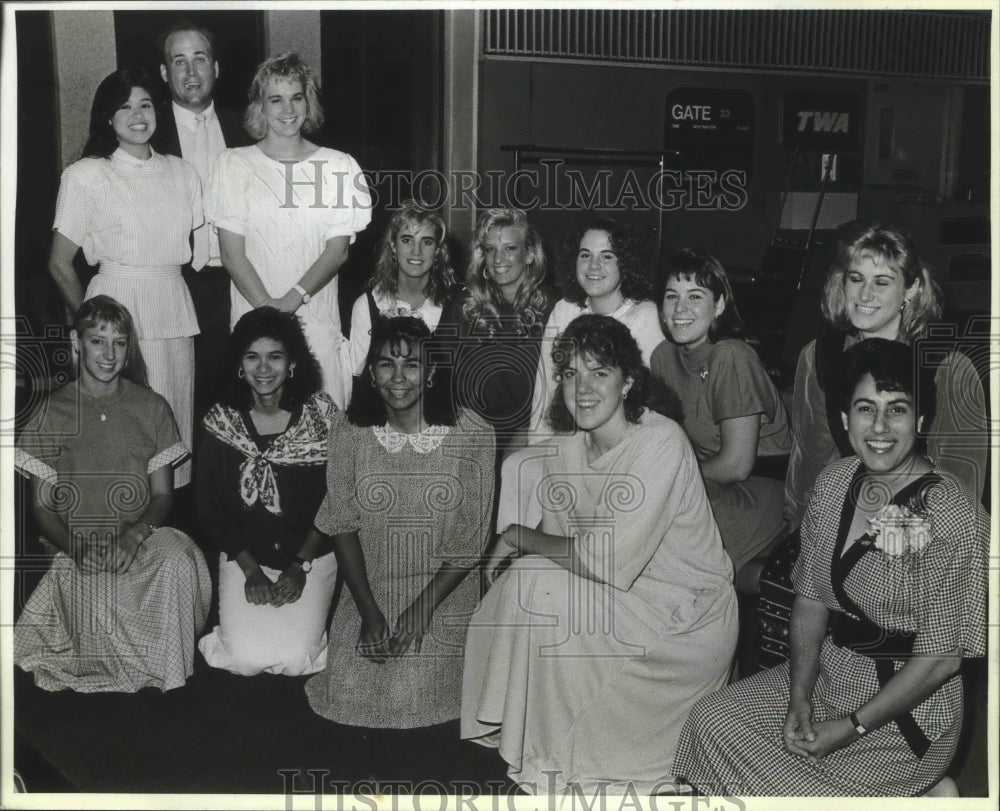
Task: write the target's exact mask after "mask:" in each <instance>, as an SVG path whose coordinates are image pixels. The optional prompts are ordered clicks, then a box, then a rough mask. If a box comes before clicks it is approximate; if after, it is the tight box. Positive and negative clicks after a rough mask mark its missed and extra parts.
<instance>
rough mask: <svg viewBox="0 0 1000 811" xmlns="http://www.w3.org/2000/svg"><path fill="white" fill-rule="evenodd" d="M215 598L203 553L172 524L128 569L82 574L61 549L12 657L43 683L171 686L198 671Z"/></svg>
mask: <svg viewBox="0 0 1000 811" xmlns="http://www.w3.org/2000/svg"><path fill="white" fill-rule="evenodd" d="M211 596H212V586H211V581H210V580H209V576H208V568H207V567H206V566H205V560H204V558H203V557H202V555H201V552H200V551H199V550H198V547H197V546H195V544H194V542H193V541H192V540H191V539H190V538H188V536H187V535H185V534H184V533H183V532H180V531H178V530H176V529H173V528H171V527H161V528H160V529H158V530H156V532H154V533H153V534H152V535H151V536H150V537H149V538H147V539H146V540H145V541H144V542H143V544H142V545H141V546H140V547H139V551H138V553H137V554H136V557H135V560H133V561H132V565H131V566H130V567H129V569H128V571H126V572H121V573H118V572H99V573H96V574H83V573H82V572H80V570H79V569H78V568H77V567H76V564H74V563H73V561H72V559H71V558H70V557H68V556H67V555H65V554H63V553H62V552H60V553H59V554H57V555H56V556H55V558H54V559H53V560H52V565H51V566H50V567H49V570H48V572H46V574H45V576H44V577H43V578H42V580H41V582H40V583H39V584H38V587H37V588H36V589H35V590H34V592H32V594H31V597H29V598H28V602H27V604H26V605H25V607H24V611H23V612H22V613H21V616H20V617H19V618H18V620H17V623H16V625H15V626H14V662H15V664H17V665H18V666H19V667H20V668H22V669H23V670H26V671H29V672H31V673H34V675H35V684H37V685H38V686H39V687H41V688H42V689H44V690H63V689H67V688H68V689H71V690H76V691H77V692H80V693H98V692H115V693H134V692H136V691H137V690H140V689H142V688H143V687H157V688H159V689H160V690H172V689H173V688H175V687H180V686H182V685H183V684H184V682H185V681H186V680H187V678H188V677H189V676H190V675H191V673H192V672H193V669H194V641H195V637H196V636H197V635H198V633H200V632H201V630H202V628H203V627H204V625H205V619H206V617H207V615H208V608H209V603H210V600H211Z"/></svg>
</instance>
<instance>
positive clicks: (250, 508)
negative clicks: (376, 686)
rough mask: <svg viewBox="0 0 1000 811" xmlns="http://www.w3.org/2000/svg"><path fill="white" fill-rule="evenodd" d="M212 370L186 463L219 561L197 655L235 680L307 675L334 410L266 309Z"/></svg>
mask: <svg viewBox="0 0 1000 811" xmlns="http://www.w3.org/2000/svg"><path fill="white" fill-rule="evenodd" d="M220 369H222V370H223V371H224V373H225V374H226V375H227V379H226V380H224V381H223V386H222V388H223V390H224V396H223V398H222V401H221V402H219V403H217V404H216V405H215V406H213V407H212V409H211V410H210V411H209V412H208V414H207V415H206V416H205V420H204V428H205V435H204V439H203V441H202V444H201V447H200V448H199V456H198V476H199V482H200V484H199V486H198V514H199V518H200V519H201V526H202V528H203V529H204V530H205V533H206V535H207V536H208V538H209V539H210V540H211V541H212V542H213V544H214V545H215V546H216V547H217V548H218V549H219V552H220V560H219V624H218V625H217V626H216V627H215V628H214V629H213V631H212V632H211V633H210V634H206V635H205V636H204V637H203V638H202V639H201V640H200V641H199V642H198V649H199V650H200V651H201V652H202V655H203V656H204V657H205V661H207V662H208V663H209V664H210V665H212V666H213V667H220V668H224V669H226V670H229V671H230V672H233V673H239V674H240V675H243V676H252V675H254V674H256V673H261V672H266V673H277V674H281V675H286V676H300V675H303V674H306V673H316V672H317V671H319V670H322V669H323V666H324V664H325V663H326V618H327V614H329V611H330V600H331V599H332V597H333V589H334V585H335V583H336V577H337V563H336V560H335V559H334V556H333V555H332V554H331V552H332V551H333V550H332V549H331V548H330V545H329V542H328V541H327V539H326V538H324V537H323V536H322V535H321V534H320V533H319V532H317V531H316V530H315V529H314V527H313V518H314V517H315V515H316V510H317V509H318V508H319V505H320V502H321V501H322V500H323V496H324V495H325V494H326V477H325V472H326V471H325V465H326V446H327V441H328V439H329V421H330V418H331V416H332V415H333V413H334V412H335V411H336V410H337V407H336V406H335V405H334V404H333V401H331V400H330V398H329V397H328V396H327V395H326V394H325V393H323V392H322V391H320V383H321V376H320V370H319V364H318V363H317V362H316V359H315V358H314V357H313V356H312V353H311V352H310V351H309V346H308V344H307V343H306V339H305V335H303V333H302V326H301V325H300V324H299V320H298V317H297V316H294V315H292V314H291V313H283V312H281V311H280V310H276V309H274V308H273V307H259V308H257V309H256V310H251V311H250V312H249V313H247V314H246V315H244V316H243V317H242V318H241V319H240V320H239V321H238V322H237V324H236V329H234V330H233V335H232V337H231V338H230V341H229V346H228V349H227V353H226V357H225V358H224V359H223V362H222V364H221V366H220ZM227 384H228V385H227Z"/></svg>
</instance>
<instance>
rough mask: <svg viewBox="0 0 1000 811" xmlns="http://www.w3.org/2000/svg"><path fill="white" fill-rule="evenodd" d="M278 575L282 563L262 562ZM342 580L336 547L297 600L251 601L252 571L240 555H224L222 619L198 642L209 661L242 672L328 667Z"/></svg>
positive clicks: (289, 672)
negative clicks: (329, 630)
mask: <svg viewBox="0 0 1000 811" xmlns="http://www.w3.org/2000/svg"><path fill="white" fill-rule="evenodd" d="M261 569H262V570H263V572H264V574H266V575H267V576H268V577H269V578H270V579H271V580H272V582H273V581H276V580H277V579H278V577H279V576H280V575H281V572H280V571H278V570H277V569H272V568H270V567H268V566H261ZM336 582H337V559H336V557H335V556H334V555H333V553H332V552H331V553H330V554H327V555H323V556H322V557H319V558H316V560H314V561H313V567H312V571H310V572H309V574H308V575H306V585H305V588H303V589H302V594H301V596H300V597H299V599H298V600H296V601H295V602H294V603H288V604H287V605H283V606H281V607H279V608H275V607H274V606H273V605H253V604H252V603H248V602H247V598H246V590H245V588H244V585H245V583H246V577H245V576H244V575H243V570H242V569H241V568H240V565H239V564H238V563H237V562H236V561H235V560H227V559H226V555H225V554H223V555H220V556H219V624H218V625H216V626H215V628H214V629H213V630H212V632H211V633H209V634H206V635H205V636H204V637H202V638H201V640H199V642H198V650H200V651H201V653H202V656H204V657H205V661H206V662H208V663H209V664H210V665H211V666H212V667H218V668H222V669H223V670H228V671H230V672H231V673H238V674H240V675H241V676H253V675H256V674H257V673H275V674H277V675H282V676H303V675H305V674H307V673H317V672H319V671H320V670H322V669H323V668H324V667H326V618H327V614H328V613H329V611H330V600H331V599H332V598H333V587H334V585H336Z"/></svg>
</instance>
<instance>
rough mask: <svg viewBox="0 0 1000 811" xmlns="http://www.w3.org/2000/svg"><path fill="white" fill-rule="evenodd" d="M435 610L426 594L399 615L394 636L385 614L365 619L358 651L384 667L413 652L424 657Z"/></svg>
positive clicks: (422, 594)
mask: <svg viewBox="0 0 1000 811" xmlns="http://www.w3.org/2000/svg"><path fill="white" fill-rule="evenodd" d="M434 608H435V606H434V601H433V599H431V597H430V596H429V595H427V593H426V592H422V593H421V594H420V595H419V596H418V597H417V599H416V600H414V601H413V602H412V603H411V604H410V605H409V607H407V608H406V609H405V610H404V611H403V612H402V613H401V614H400V615H399V617H398V618H397V620H396V627H395V629H394V630H392V631H391V632H390V630H389V624H388V623H387V622H386V620H385V616H384V615H383V614H382V612H381V611H378V613H377V615H376V616H372V617H368V618H362V620H361V633H360V634H359V635H358V644H357V647H356V650H357V653H358V655H359V656H362V657H364V658H365V659H369V660H371V661H372V662H375V663H377V664H383V663H384V662H386V661H387V660H388V659H389V658H390V657H394V656H402V655H404V654H405V653H406V652H407V651H408V650H410V649H411V648H412V649H413V652H414V653H420V648H421V645H422V644H423V639H424V635H425V634H426V633H427V631H428V630H429V629H430V627H431V618H432V617H433V615H434Z"/></svg>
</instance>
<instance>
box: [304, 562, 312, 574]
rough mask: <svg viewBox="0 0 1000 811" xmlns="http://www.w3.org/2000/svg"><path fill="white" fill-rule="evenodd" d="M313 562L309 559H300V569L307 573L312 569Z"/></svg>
mask: <svg viewBox="0 0 1000 811" xmlns="http://www.w3.org/2000/svg"><path fill="white" fill-rule="evenodd" d="M312 567H313V562H312V561H311V560H304V561H302V571H304V572H306V573H308V572H310V571H312Z"/></svg>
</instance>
